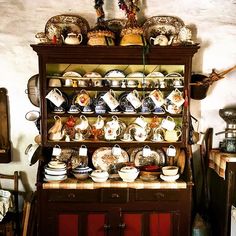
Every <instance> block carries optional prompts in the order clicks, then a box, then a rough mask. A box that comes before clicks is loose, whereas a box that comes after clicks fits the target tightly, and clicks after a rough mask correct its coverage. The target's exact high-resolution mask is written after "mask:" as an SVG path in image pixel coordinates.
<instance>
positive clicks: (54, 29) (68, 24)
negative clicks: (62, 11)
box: [45, 15, 90, 39]
mask: <svg viewBox="0 0 236 236" xmlns="http://www.w3.org/2000/svg"><path fill="white" fill-rule="evenodd" d="M89 28H90V27H89V24H88V22H87V20H85V19H84V18H83V17H81V16H78V15H57V16H53V17H51V18H50V19H49V20H48V21H47V23H46V25H45V34H46V35H47V37H48V38H49V39H53V36H54V35H56V36H57V38H60V37H61V34H62V33H63V31H67V32H74V33H77V34H78V33H81V34H82V35H83V37H86V36H87V32H88V30H89Z"/></svg>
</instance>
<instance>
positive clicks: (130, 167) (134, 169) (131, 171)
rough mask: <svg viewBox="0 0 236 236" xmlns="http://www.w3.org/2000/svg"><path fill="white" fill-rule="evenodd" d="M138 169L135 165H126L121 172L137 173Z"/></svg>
mask: <svg viewBox="0 0 236 236" xmlns="http://www.w3.org/2000/svg"><path fill="white" fill-rule="evenodd" d="M137 171H138V170H137V168H135V167H134V166H124V167H122V168H121V169H120V172H125V173H136V172H137Z"/></svg>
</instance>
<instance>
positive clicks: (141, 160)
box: [134, 149, 165, 166]
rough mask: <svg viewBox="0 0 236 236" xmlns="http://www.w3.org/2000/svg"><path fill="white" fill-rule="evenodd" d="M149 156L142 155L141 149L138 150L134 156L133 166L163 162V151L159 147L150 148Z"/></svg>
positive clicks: (161, 163)
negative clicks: (155, 148)
mask: <svg viewBox="0 0 236 236" xmlns="http://www.w3.org/2000/svg"><path fill="white" fill-rule="evenodd" d="M150 152H151V153H150V156H148V157H143V149H142V150H140V151H138V152H137V153H136V155H135V158H134V164H135V166H146V165H158V166H160V165H161V166H163V165H164V164H165V153H164V151H162V150H161V149H157V150H156V151H155V150H151V151H150Z"/></svg>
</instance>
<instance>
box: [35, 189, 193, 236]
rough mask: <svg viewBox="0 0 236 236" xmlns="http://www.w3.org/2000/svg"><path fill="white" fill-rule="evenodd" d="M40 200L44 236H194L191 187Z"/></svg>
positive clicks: (75, 193) (70, 193)
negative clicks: (192, 230) (191, 234)
mask: <svg viewBox="0 0 236 236" xmlns="http://www.w3.org/2000/svg"><path fill="white" fill-rule="evenodd" d="M59 193H60V194H59ZM38 197H39V202H40V203H41V204H39V205H38V210H39V212H40V213H39V216H40V218H39V226H40V227H38V232H39V235H59V236H66V235H70V236H78V235H84V236H86V235H87V236H93V235H94V236H95V235H96V236H99V235H112V236H115V235H124V236H128V235H133V236H139V235H140V236H141V235H150V236H156V235H160V236H171V235H176V236H178V235H179V236H180V235H190V225H191V222H190V219H191V215H190V212H191V204H190V203H191V187H189V188H187V189H181V190H177V189H175V190H171V189H167V190H156V189H155V190H154V189H140V190H138V189H127V188H118V189H113V188H109V189H107V188H101V189H94V190H67V189H60V190H59V189H58V190H57V189H42V190H39V191H38Z"/></svg>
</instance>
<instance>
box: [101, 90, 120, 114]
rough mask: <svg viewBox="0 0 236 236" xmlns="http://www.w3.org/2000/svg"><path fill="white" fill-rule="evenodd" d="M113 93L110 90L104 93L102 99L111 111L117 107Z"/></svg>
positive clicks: (117, 103)
mask: <svg viewBox="0 0 236 236" xmlns="http://www.w3.org/2000/svg"><path fill="white" fill-rule="evenodd" d="M115 97H116V96H115V93H114V91H113V90H112V89H110V91H108V92H106V93H105V94H104V95H103V96H102V98H103V100H104V101H105V103H106V104H107V105H108V106H109V108H110V109H111V110H115V109H116V108H117V107H118V106H119V102H118V101H117V100H116V98H115Z"/></svg>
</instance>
